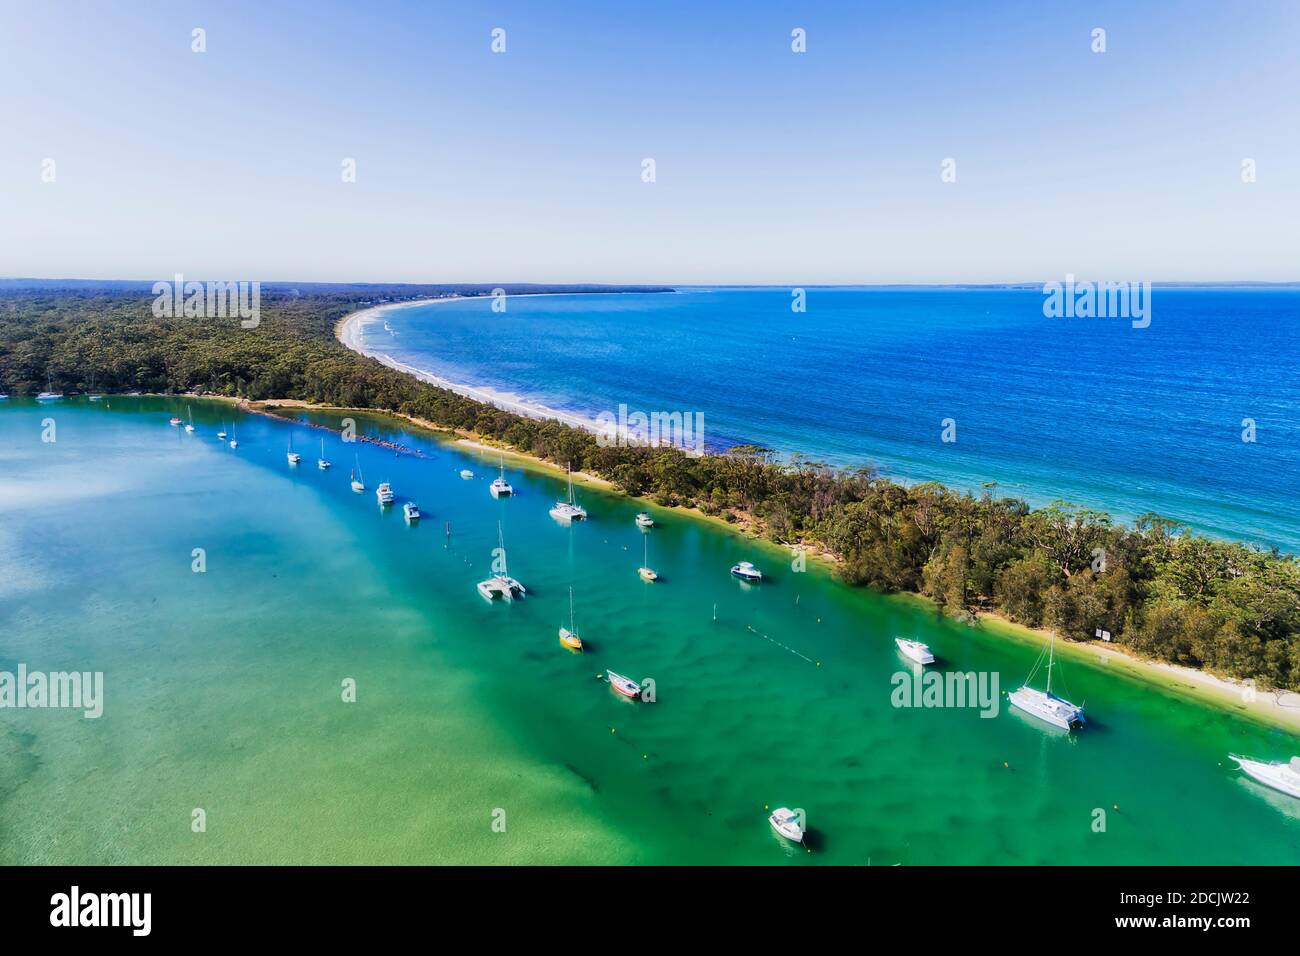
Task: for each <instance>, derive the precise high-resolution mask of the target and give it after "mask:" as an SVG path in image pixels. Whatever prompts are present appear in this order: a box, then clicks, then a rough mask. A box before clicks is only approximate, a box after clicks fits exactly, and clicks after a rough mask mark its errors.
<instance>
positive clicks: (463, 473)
mask: <svg viewBox="0 0 1300 956" xmlns="http://www.w3.org/2000/svg"><path fill="white" fill-rule="evenodd" d="M460 476H461V477H462V478H464V479H465V480H466V481H469V480H470V479H471V478H473V477H474V472H472V471H470V470H469V469H468V468H462V469H461V470H460Z"/></svg>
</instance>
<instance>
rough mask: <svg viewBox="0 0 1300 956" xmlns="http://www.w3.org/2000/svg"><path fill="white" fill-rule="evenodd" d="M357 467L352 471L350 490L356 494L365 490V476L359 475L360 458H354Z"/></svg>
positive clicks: (357, 456)
mask: <svg viewBox="0 0 1300 956" xmlns="http://www.w3.org/2000/svg"><path fill="white" fill-rule="evenodd" d="M354 458H355V461H356V463H357V466H356V467H355V468H353V469H352V490H353V491H355V492H356V493H357V494H360V493H361V492H363V491H365V490H366V476H365V475H363V474H362V473H361V457H360V456H359V455H356V456H354Z"/></svg>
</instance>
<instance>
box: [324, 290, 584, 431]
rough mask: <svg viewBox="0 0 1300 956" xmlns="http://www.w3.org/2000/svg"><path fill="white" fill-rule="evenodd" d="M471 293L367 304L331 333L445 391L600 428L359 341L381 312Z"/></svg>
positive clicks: (529, 295) (456, 299)
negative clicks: (452, 377)
mask: <svg viewBox="0 0 1300 956" xmlns="http://www.w3.org/2000/svg"><path fill="white" fill-rule="evenodd" d="M562 294H564V293H556V292H529V293H524V294H522V295H518V296H513V295H512V296H508V297H507V298H508V299H515V298H537V297H540V296H553V295H562ZM469 298H471V297H469V296H446V297H443V298H437V299H417V300H414V301H411V302H392V303H384V304H383V305H376V306H371V307H370V308H367V309H362V310H361V311H360V312H353V313H351V314H350V315H345V316H344V317H343V318H341V319H340V320H339V321H338V324H337V325H336V326H335V327H334V335H335V337H336V338H337V339H338V340H339V341H340V342H342V343H343V344H344V345H346V346H347V347H348V348H350V349H351V350H352V351H354V352H356V353H358V354H360V355H365V356H367V357H368V358H373V359H375V360H376V361H378V362H381V363H383V364H384V365H387V366H388V367H389V368H391V369H394V370H396V371H398V372H405V373H406V374H407V375H413V376H414V377H415V378H417V379H419V380H420V381H422V382H427V383H428V384H430V385H436V386H437V387H438V388H445V389H447V391H449V392H455V393H456V394H457V395H463V396H464V397H465V398H471V399H473V400H474V401H476V402H482V403H483V404H485V405H492V406H494V407H496V408H499V409H501V410H502V411H507V412H513V413H514V414H516V415H523V416H525V417H527V418H535V419H552V420H554V421H558V422H563V423H564V424H565V425H570V426H572V427H574V428H581V429H584V430H585V431H589V432H592V433H599V432H600V430H601V428H600V425H599V423H597V422H596V421H595V420H593V419H590V418H585V417H583V416H582V415H577V414H574V413H572V412H564V411H560V410H559V409H555V408H549V407H547V406H546V405H542V404H541V403H539V402H534V401H530V400H528V399H526V398H524V397H523V396H521V395H516V394H514V393H511V392H505V391H501V390H499V389H494V388H484V387H479V386H473V385H466V384H464V383H462V382H452V381H449V380H448V379H445V378H443V377H441V376H439V375H435V374H433V373H432V372H429V371H427V370H425V369H421V368H416V367H415V366H413V365H408V364H406V363H404V362H401V361H399V360H397V359H396V358H394V357H393V356H391V355H389V354H388V353H386V352H382V351H379V350H372V349H367V348H365V347H364V346H363V345H362V344H361V337H362V331H363V330H364V329H365V328H366V326H368V325H374V324H377V323H382V322H383V321H384V316H385V315H386V314H387V313H389V312H393V311H397V310H399V309H409V308H414V307H415V306H422V305H435V304H437V303H440V302H464V301H466V300H467V299H469ZM473 298H481V299H483V300H484V308H485V309H487V308H488V302H489V301H490V300H489V297H488V296H475V297H473Z"/></svg>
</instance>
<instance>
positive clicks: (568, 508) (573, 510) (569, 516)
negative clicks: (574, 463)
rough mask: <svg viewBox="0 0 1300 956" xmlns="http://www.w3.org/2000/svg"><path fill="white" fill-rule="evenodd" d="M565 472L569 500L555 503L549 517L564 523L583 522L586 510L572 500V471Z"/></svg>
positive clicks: (570, 469)
mask: <svg viewBox="0 0 1300 956" xmlns="http://www.w3.org/2000/svg"><path fill="white" fill-rule="evenodd" d="M566 470H567V471H568V474H569V500H568V501H557V502H556V503H555V507H554V508H552V509H551V517H552V518H554V519H555V520H556V521H561V522H564V523H568V522H570V521H583V520H585V519H586V517H587V509H586V508H584V507H582V506H581V505H579V504H578V503H577V502H576V501H574V500H573V469H572V468H568V469H566Z"/></svg>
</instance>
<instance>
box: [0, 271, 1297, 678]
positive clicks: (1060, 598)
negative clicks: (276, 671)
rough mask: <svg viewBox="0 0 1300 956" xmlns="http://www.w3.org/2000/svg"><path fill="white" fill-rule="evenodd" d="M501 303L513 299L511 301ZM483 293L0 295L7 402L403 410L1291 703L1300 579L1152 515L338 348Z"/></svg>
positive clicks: (952, 595) (1276, 557)
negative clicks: (576, 424) (584, 412)
mask: <svg viewBox="0 0 1300 956" xmlns="http://www.w3.org/2000/svg"><path fill="white" fill-rule="evenodd" d="M506 288H507V291H516V289H514V288H512V287H506ZM452 291H456V292H459V293H462V294H483V293H485V292H487V291H488V290H487V289H486V288H484V287H478V288H472V287H450V286H437V287H434V286H418V287H417V286H403V287H386V288H385V289H382V290H377V289H376V288H374V287H361V286H324V287H322V286H313V287H299V288H297V289H288V288H287V287H271V288H269V289H268V288H267V287H265V286H264V287H263V290H262V309H261V313H262V314H261V324H260V325H259V326H258V327H257V328H256V329H243V328H241V327H240V325H239V322H238V320H236V319H214V320H204V319H188V318H177V319H157V318H154V316H153V315H152V313H151V309H150V306H151V303H152V301H153V297H152V296H151V295H150V294H149V293H148V290H147V289H145V290H141V289H138V288H135V289H122V288H109V287H95V286H93V285H90V284H87V285H83V286H77V287H73V288H65V289H50V288H29V289H23V288H12V287H10V288H5V289H0V391H9V392H11V393H15V394H31V393H35V392H37V391H40V390H42V389H44V388H45V387H46V381H47V375H48V376H49V380H50V381H52V383H53V385H54V387H55V388H56V389H60V390H63V391H66V392H68V393H76V392H84V391H88V390H91V389H92V388H93V389H94V390H97V391H137V390H138V391H146V392H180V391H206V392H212V393H217V394H222V395H229V396H241V397H246V398H250V399H270V398H293V399H303V400H307V401H312V402H319V403H323V404H330V405H341V406H348V407H356V408H373V409H382V410H389V411H396V412H401V413H404V414H408V415H412V416H415V417H418V418H423V419H427V420H429V421H432V422H435V423H437V424H439V425H442V426H445V427H448V428H455V429H461V430H464V431H468V432H474V433H477V434H478V435H480V436H483V437H484V438H487V439H491V440H495V441H499V442H505V443H508V444H509V445H511V446H513V447H515V448H517V449H519V450H520V451H523V452H527V453H529V454H533V455H537V456H539V457H542V458H546V459H549V460H550V461H553V462H556V463H559V464H563V463H566V462H571V463H572V464H573V467H574V468H575V469H581V470H586V471H590V472H593V473H597V474H600V475H602V476H604V477H606V478H608V479H609V480H611V481H613V482H614V483H615V484H616V485H617V486H618V487H620V488H621V489H623V490H624V491H626V492H628V493H630V494H635V495H648V496H651V497H653V498H655V499H656V500H658V501H660V502H661V503H664V504H674V505H685V506H691V507H697V508H699V509H701V510H702V511H704V512H706V513H708V514H713V515H721V516H723V517H726V518H728V519H729V520H734V519H736V518H737V517H738V516H745V517H747V518H749V519H752V521H753V523H754V527H755V529H756V530H757V531H758V532H759V533H761V534H763V535H765V536H766V537H768V538H770V539H771V540H773V541H776V542H780V543H783V544H787V545H796V544H800V543H805V544H810V545H819V546H822V547H825V548H827V549H829V550H830V551H832V552H834V553H835V555H836V556H838V558H839V559H840V561H841V572H840V573H841V574H842V576H843V577H844V578H845V579H846V580H847V581H849V582H851V583H854V584H860V585H868V586H870V587H874V588H878V589H880V590H883V591H920V592H922V593H924V594H927V595H929V596H930V597H932V598H933V599H934V600H935V601H936V602H937V603H938V605H939V606H940V607H941V608H942V609H943V610H944V611H945V612H947V613H949V614H952V615H956V616H969V615H971V614H972V613H973V612H975V611H978V610H994V609H996V610H999V611H1001V612H1002V613H1003V614H1005V615H1006V616H1007V617H1009V618H1011V619H1012V620H1015V621H1018V622H1021V623H1023V624H1028V625H1031V626H1035V627H1039V626H1042V627H1049V628H1053V629H1055V630H1056V631H1058V632H1059V633H1060V634H1062V635H1064V636H1067V637H1070V638H1073V639H1076V640H1080V641H1089V640H1093V639H1095V634H1096V632H1097V630H1098V629H1099V628H1100V629H1105V630H1108V631H1110V632H1111V634H1112V635H1113V637H1114V640H1115V641H1116V642H1117V643H1119V644H1123V645H1126V646H1127V647H1129V648H1130V649H1132V650H1134V651H1137V652H1139V653H1141V654H1144V655H1147V656H1151V657H1155V658H1159V659H1162V660H1167V661H1172V662H1175V663H1179V664H1187V665H1191V666H1194V667H1202V666H1203V667H1208V668H1210V669H1212V670H1215V671H1217V672H1219V673H1223V674H1226V675H1229V676H1233V677H1239V678H1254V679H1256V680H1257V681H1258V682H1259V684H1260V685H1261V686H1271V687H1285V688H1291V689H1300V637H1298V636H1297V631H1298V630H1300V561H1297V559H1296V558H1294V557H1291V556H1287V555H1280V554H1278V553H1276V552H1265V551H1260V550H1258V549H1255V548H1251V547H1247V546H1245V545H1241V544H1235V543H1228V542H1220V541H1214V540H1209V539H1206V538H1204V537H1201V536H1199V535H1195V534H1192V533H1190V532H1189V531H1188V530H1187V529H1186V528H1184V527H1182V526H1180V525H1178V524H1177V523H1176V522H1174V521H1170V520H1167V519H1164V518H1160V517H1158V516H1155V515H1148V516H1145V517H1143V518H1141V519H1139V520H1138V521H1137V522H1136V523H1135V524H1134V525H1133V526H1132V527H1125V526H1120V525H1117V524H1115V523H1113V522H1112V521H1111V520H1110V518H1109V517H1108V516H1106V515H1105V514H1101V513H1098V512H1094V511H1088V510H1084V509H1080V508H1077V507H1074V506H1072V505H1070V504H1067V503H1064V502H1061V503H1057V504H1055V505H1053V506H1051V507H1048V508H1040V509H1036V510H1034V509H1030V508H1029V507H1028V506H1027V505H1026V504H1025V503H1024V502H1022V501H1017V500H1013V499H1007V498H998V497H996V496H995V495H994V493H993V490H992V489H991V488H989V489H986V490H985V491H984V493H983V494H980V495H972V494H969V493H968V494H959V493H957V492H954V491H951V490H948V489H946V488H943V487H941V486H938V485H935V484H923V485H917V486H913V487H903V486H901V485H898V484H895V483H893V482H890V481H888V480H885V479H883V478H881V477H879V476H878V475H877V474H875V473H874V472H872V471H870V470H857V471H841V470H836V469H832V468H829V467H827V466H825V465H821V464H818V463H815V462H810V461H807V460H803V459H800V458H798V457H796V458H794V460H793V461H790V462H784V463H782V462H778V461H776V460H775V459H774V458H773V457H772V456H771V455H770V454H769V453H767V452H765V451H764V450H763V449H760V448H755V447H750V446H745V447H740V448H735V449H732V450H731V451H729V452H727V453H726V454H711V455H704V456H698V457H697V456H689V455H686V454H684V453H682V452H680V451H678V450H675V449H669V448H656V449H651V448H638V447H630V448H629V447H602V446H601V445H599V444H598V443H597V440H596V437H595V436H594V435H592V434H589V433H587V432H585V431H581V430H579V429H575V428H571V427H569V426H566V425H561V424H559V423H556V422H550V421H535V420H532V419H529V418H524V417H521V416H519V415H515V414H512V413H510V412H505V411H501V410H500V409H497V408H494V407H492V406H488V405H484V404H481V403H479V402H475V401H472V400H470V399H467V398H463V397H461V396H459V395H456V394H454V393H452V392H448V391H446V390H443V389H439V388H435V387H433V386H431V385H426V384H423V383H421V382H418V381H416V380H414V379H412V378H410V377H409V376H406V375H403V374H401V373H398V372H395V371H392V370H390V369H388V368H386V367H385V366H383V365H381V364H380V363H379V362H377V361H374V360H372V359H368V358H364V357H362V356H360V355H357V354H355V353H353V352H351V351H349V350H348V349H346V348H344V347H343V346H342V345H341V344H339V343H338V341H337V340H336V339H335V338H334V334H333V330H334V326H335V324H336V322H337V321H338V319H340V318H341V317H342V316H344V315H346V314H347V313H349V312H351V311H354V310H355V309H356V308H358V307H359V306H361V305H362V304H363V303H373V302H375V301H376V300H377V299H378V298H380V297H381V296H383V297H387V298H399V297H400V298H414V297H424V296H429V295H444V294H448V293H449V292H452Z"/></svg>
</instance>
